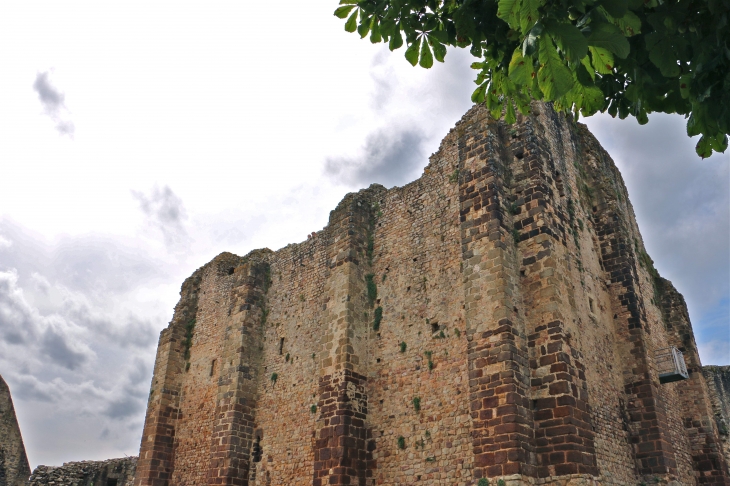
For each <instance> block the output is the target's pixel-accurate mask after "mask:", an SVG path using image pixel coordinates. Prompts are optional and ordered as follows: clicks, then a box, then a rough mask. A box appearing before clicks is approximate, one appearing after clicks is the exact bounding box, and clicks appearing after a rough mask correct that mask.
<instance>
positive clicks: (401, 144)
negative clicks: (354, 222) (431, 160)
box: [325, 129, 426, 186]
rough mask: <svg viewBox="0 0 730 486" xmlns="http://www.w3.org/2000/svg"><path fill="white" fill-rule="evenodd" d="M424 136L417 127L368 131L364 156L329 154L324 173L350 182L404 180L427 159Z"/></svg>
mask: <svg viewBox="0 0 730 486" xmlns="http://www.w3.org/2000/svg"><path fill="white" fill-rule="evenodd" d="M425 139H426V137H425V136H424V135H423V134H422V133H420V132H417V131H415V130H397V129H390V130H388V129H382V130H379V131H377V132H375V133H371V134H370V135H368V137H367V138H366V140H365V147H364V148H363V150H362V155H361V156H359V157H357V158H348V157H331V158H328V159H327V160H326V162H325V174H327V175H328V176H329V177H331V178H333V179H335V180H336V181H338V182H341V183H344V184H347V185H351V186H368V185H370V184H371V183H374V182H378V183H380V184H383V185H385V186H393V185H397V184H403V183H405V182H408V181H409V180H410V179H411V178H412V177H413V176H414V175H415V173H416V172H417V170H418V169H419V168H420V167H422V166H423V165H425V163H426V159H425V157H424V150H423V142H424V141H425Z"/></svg>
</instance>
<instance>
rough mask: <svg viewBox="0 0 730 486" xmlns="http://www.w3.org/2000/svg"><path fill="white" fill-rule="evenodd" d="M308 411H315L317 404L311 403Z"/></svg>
mask: <svg viewBox="0 0 730 486" xmlns="http://www.w3.org/2000/svg"><path fill="white" fill-rule="evenodd" d="M309 411H310V412H312V413H317V405H312V406H311V407H309Z"/></svg>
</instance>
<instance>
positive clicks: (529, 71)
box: [509, 47, 535, 86]
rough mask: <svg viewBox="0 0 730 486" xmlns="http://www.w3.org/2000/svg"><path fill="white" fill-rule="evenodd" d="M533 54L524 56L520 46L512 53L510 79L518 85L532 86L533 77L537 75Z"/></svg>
mask: <svg viewBox="0 0 730 486" xmlns="http://www.w3.org/2000/svg"><path fill="white" fill-rule="evenodd" d="M532 63H533V60H532V56H526V57H525V56H523V55H522V50H521V49H520V48H519V47H518V48H517V49H515V52H514V53H513V54H512V60H511V61H510V63H509V79H511V80H512V82H513V83H515V84H517V85H524V86H530V85H531V84H532V78H533V76H535V70H534V68H533V65H532Z"/></svg>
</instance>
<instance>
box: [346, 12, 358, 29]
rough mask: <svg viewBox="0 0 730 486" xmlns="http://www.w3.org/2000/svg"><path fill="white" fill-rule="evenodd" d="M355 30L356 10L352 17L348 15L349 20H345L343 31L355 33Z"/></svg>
mask: <svg viewBox="0 0 730 486" xmlns="http://www.w3.org/2000/svg"><path fill="white" fill-rule="evenodd" d="M356 29H357V10H355V11H354V12H353V13H352V15H350V18H349V19H347V22H345V30H346V31H347V32H355V30H356Z"/></svg>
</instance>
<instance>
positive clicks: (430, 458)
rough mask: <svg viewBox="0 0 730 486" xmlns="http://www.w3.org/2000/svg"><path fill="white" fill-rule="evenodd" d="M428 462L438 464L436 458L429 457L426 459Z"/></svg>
mask: <svg viewBox="0 0 730 486" xmlns="http://www.w3.org/2000/svg"><path fill="white" fill-rule="evenodd" d="M426 462H436V458H435V457H433V456H429V457H427V458H426Z"/></svg>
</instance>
